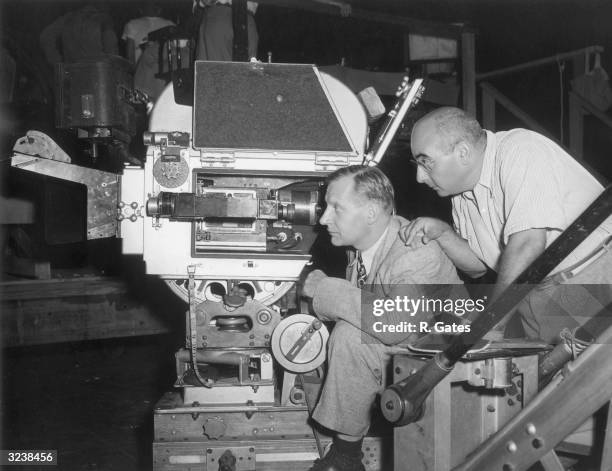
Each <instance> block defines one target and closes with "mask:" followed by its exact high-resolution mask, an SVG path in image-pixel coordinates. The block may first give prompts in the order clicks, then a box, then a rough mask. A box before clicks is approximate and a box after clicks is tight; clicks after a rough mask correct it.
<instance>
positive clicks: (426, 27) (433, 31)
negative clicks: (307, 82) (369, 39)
mask: <svg viewBox="0 0 612 471" xmlns="http://www.w3.org/2000/svg"><path fill="white" fill-rule="evenodd" d="M258 3H259V4H263V5H272V6H276V7H283V8H294V9H298V10H307V11H312V12H315V13H323V14H327V15H335V16H340V8H339V6H336V5H331V4H328V3H324V2H321V3H318V2H316V0H315V1H303V0H258ZM350 18H354V19H357V20H366V21H373V22H378V23H386V24H390V25H396V26H399V27H401V28H405V29H407V30H409V31H410V32H411V33H414V34H422V35H426V36H436V37H443V38H454V39H460V38H461V34H462V33H463V32H464V31H472V32H474V31H475V30H474V29H473V28H471V27H469V26H465V25H453V24H450V23H437V22H434V21H425V20H418V19H414V18H408V17H405V16H400V15H392V14H387V13H379V12H377V11H372V10H364V9H361V8H355V7H352V8H351V14H350Z"/></svg>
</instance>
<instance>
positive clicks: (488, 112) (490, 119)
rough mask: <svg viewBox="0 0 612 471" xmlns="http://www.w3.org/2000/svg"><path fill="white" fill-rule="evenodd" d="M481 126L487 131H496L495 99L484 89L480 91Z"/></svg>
mask: <svg viewBox="0 0 612 471" xmlns="http://www.w3.org/2000/svg"><path fill="white" fill-rule="evenodd" d="M481 106H482V126H483V127H484V128H485V129H488V130H489V131H495V130H496V129H497V126H496V123H495V99H494V98H493V97H492V96H491V94H490V93H489V92H488V90H487V89H486V88H483V89H482V105H481Z"/></svg>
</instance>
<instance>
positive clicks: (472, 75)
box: [461, 31, 476, 117]
mask: <svg viewBox="0 0 612 471" xmlns="http://www.w3.org/2000/svg"><path fill="white" fill-rule="evenodd" d="M461 75H462V78H461V87H462V90H463V93H462V102H463V109H464V110H465V111H467V112H468V113H469V114H471V115H472V116H474V117H476V42H475V37H474V33H473V32H469V31H464V32H463V33H462V34H461Z"/></svg>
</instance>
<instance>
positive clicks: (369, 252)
mask: <svg viewBox="0 0 612 471" xmlns="http://www.w3.org/2000/svg"><path fill="white" fill-rule="evenodd" d="M388 231H389V226H387V228H386V229H385V232H383V233H382V235H381V236H380V237H379V238H378V240H377V241H376V242H374V245H372V246H370V247H368V248H367V249H365V250H362V251H361V261H362V262H363V266H364V267H365V269H366V273H367V274H368V275H369V274H370V270H371V268H372V262H373V261H374V255H376V251H377V250H378V247H380V244H381V243H382V241H383V240H384V238H385V236H386V235H387V232H388Z"/></svg>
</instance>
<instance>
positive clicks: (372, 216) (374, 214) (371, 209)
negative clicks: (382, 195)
mask: <svg viewBox="0 0 612 471" xmlns="http://www.w3.org/2000/svg"><path fill="white" fill-rule="evenodd" d="M380 210H381V208H380V205H379V204H377V203H375V202H374V201H368V203H367V204H366V206H365V211H366V220H367V222H368V224H374V223H375V222H376V221H377V220H378V216H379V214H380Z"/></svg>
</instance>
